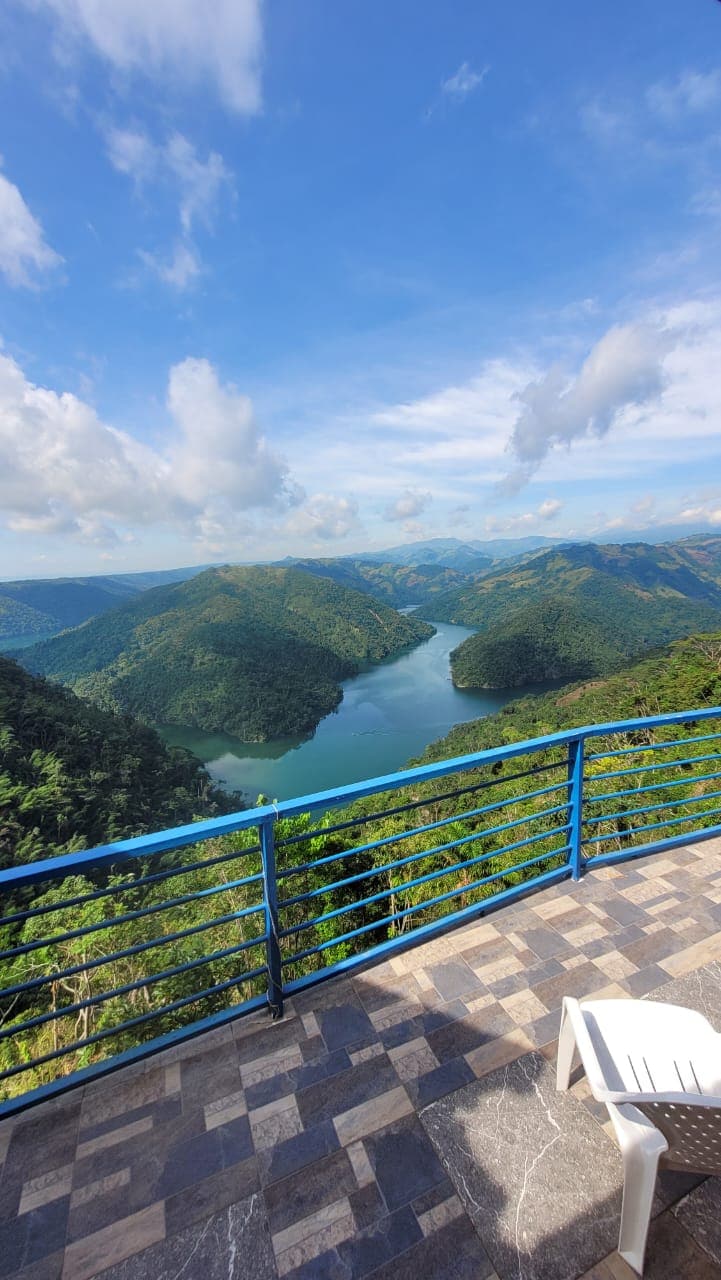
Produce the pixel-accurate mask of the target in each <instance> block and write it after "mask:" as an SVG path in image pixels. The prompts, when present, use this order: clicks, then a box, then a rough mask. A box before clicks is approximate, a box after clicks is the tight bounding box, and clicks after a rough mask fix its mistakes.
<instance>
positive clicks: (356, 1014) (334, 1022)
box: [316, 997, 376, 1053]
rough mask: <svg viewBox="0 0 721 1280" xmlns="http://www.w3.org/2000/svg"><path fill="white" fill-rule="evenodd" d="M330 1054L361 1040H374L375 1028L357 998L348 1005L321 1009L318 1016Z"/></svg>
mask: <svg viewBox="0 0 721 1280" xmlns="http://www.w3.org/2000/svg"><path fill="white" fill-rule="evenodd" d="M316 1016H317V1018H318V1023H319V1025H320V1030H321V1035H322V1036H323V1039H324V1040H325V1043H326V1045H327V1047H328V1050H329V1052H331V1053H332V1052H333V1050H334V1049H344V1048H345V1047H346V1045H349V1044H356V1043H357V1042H358V1041H360V1040H368V1039H370V1040H374V1039H375V1038H376V1032H375V1028H374V1026H373V1023H372V1022H371V1020H370V1018H369V1017H368V1014H367V1013H366V1011H365V1009H364V1008H363V1006H362V1005H361V1003H360V1000H358V999H357V997H354V998H353V1000H351V1001H349V1002H348V1003H347V1004H338V1005H334V1006H331V1007H330V1008H326V1009H321V1010H320V1012H319V1013H318V1014H317V1015H316Z"/></svg>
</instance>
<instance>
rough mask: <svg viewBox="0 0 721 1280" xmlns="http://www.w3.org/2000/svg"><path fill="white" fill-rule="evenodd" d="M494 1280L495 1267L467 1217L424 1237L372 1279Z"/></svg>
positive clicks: (384, 1266) (387, 1263)
mask: <svg viewBox="0 0 721 1280" xmlns="http://www.w3.org/2000/svg"><path fill="white" fill-rule="evenodd" d="M426 1277H427V1278H428V1280H493V1265H492V1263H491V1261H490V1259H489V1257H488V1254H487V1253H486V1251H485V1249H484V1248H483V1245H482V1244H481V1242H480V1240H479V1239H478V1236H477V1235H476V1233H475V1231H474V1230H473V1227H472V1226H471V1224H470V1222H469V1221H468V1218H467V1217H466V1216H465V1215H464V1216H463V1217H462V1218H456V1219H455V1221H453V1222H450V1223H449V1224H448V1226H446V1227H442V1228H441V1230H440V1231H434V1232H433V1234H432V1235H429V1236H423V1237H422V1238H421V1239H420V1240H419V1241H418V1242H417V1243H416V1244H414V1245H411V1247H410V1249H406V1250H405V1252H404V1253H402V1254H401V1255H400V1257H396V1258H393V1259H391V1261H389V1262H385V1263H383V1265H382V1266H380V1267H378V1268H377V1269H376V1270H375V1271H374V1272H373V1280H421V1278H422V1280H426Z"/></svg>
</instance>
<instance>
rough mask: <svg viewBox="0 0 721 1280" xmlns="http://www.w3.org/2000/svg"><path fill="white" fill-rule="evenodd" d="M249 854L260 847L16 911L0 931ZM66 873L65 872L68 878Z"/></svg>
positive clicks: (2, 920)
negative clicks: (9, 926) (36, 917)
mask: <svg viewBox="0 0 721 1280" xmlns="http://www.w3.org/2000/svg"><path fill="white" fill-rule="evenodd" d="M251 853H260V845H259V844H256V845H252V846H251V847H250V848H248V849H236V850H234V851H233V852H232V853H222V854H218V855H217V857H215V858H204V859H203V861H202V862H188V863H185V864H183V866H180V867H167V868H166V869H164V870H163V871H154V872H153V873H152V874H151V875H148V876H140V877H138V879H136V880H126V881H123V882H122V883H121V884H111V885H108V886H107V887H106V888H104V889H94V890H93V891H92V893H81V894H78V895H77V896H76V897H74V898H63V899H61V901H59V902H48V903H44V904H43V905H42V906H40V907H28V909H27V910H26V911H16V912H15V913H14V914H13V915H11V916H3V917H2V918H0V928H2V927H4V926H5V925H10V924H19V923H21V922H22V921H24V920H31V919H33V918H34V917H35V916H46V915H49V914H51V913H52V912H53V911H65V910H67V909H68V908H69V907H79V906H82V905H83V903H85V902H97V900H98V899H99V898H107V897H109V896H110V895H111V894H114V893H127V892H129V891H130V890H131V889H141V888H144V887H145V886H146V885H149V884H159V883H160V882H161V881H162V880H170V879H172V878H173V877H174V876H186V875H190V874H192V872H193V871H202V870H205V868H206V867H216V866H219V865H220V864H221V863H223V862H237V860H238V858H244V857H246V856H247V855H248V854H251ZM69 874H70V872H68V875H69Z"/></svg>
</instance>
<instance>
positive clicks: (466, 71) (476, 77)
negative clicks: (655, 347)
mask: <svg viewBox="0 0 721 1280" xmlns="http://www.w3.org/2000/svg"><path fill="white" fill-rule="evenodd" d="M489 71H490V67H483V68H482V69H481V70H480V71H474V70H473V68H472V67H471V66H470V64H469V63H468V62H462V63H461V65H460V67H459V68H458V70H457V71H454V73H453V75H452V76H449V77H448V79H447V80H444V81H443V82H442V84H441V93H443V94H445V96H446V97H447V98H453V99H455V100H456V101H460V100H461V99H463V98H467V97H468V95H469V93H473V90H474V89H477V88H478V87H479V85H482V84H483V81H484V80H485V78H486V76H487V75H488V72H489Z"/></svg>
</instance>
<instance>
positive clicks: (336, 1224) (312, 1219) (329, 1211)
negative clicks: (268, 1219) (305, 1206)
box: [273, 1197, 355, 1276]
mask: <svg viewBox="0 0 721 1280" xmlns="http://www.w3.org/2000/svg"><path fill="white" fill-rule="evenodd" d="M354 1233H355V1220H354V1218H353V1210H352V1209H351V1207H350V1203H349V1201H348V1199H347V1198H346V1197H343V1198H341V1199H339V1200H336V1201H335V1202H334V1203H333V1204H329V1205H326V1206H325V1208H323V1209H319V1210H318V1211H317V1212H316V1213H313V1214H311V1215H310V1216H309V1217H307V1218H304V1219H303V1220H302V1221H301V1222H296V1223H294V1224H293V1226H292V1227H287V1228H286V1230H285V1231H280V1232H278V1234H277V1235H274V1236H273V1250H274V1253H275V1257H276V1265H277V1268H278V1275H279V1276H285V1275H287V1274H288V1272H290V1271H293V1270H295V1269H296V1268H297V1267H299V1266H301V1265H302V1264H303V1263H306V1262H309V1261H310V1260H311V1259H312V1258H316V1257H317V1256H318V1255H319V1254H322V1253H325V1252H326V1251H327V1250H328V1249H332V1248H333V1247H334V1246H336V1245H338V1244H341V1243H342V1242H343V1241H344V1240H348V1239H349V1238H350V1237H351V1236H353V1235H354Z"/></svg>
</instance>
